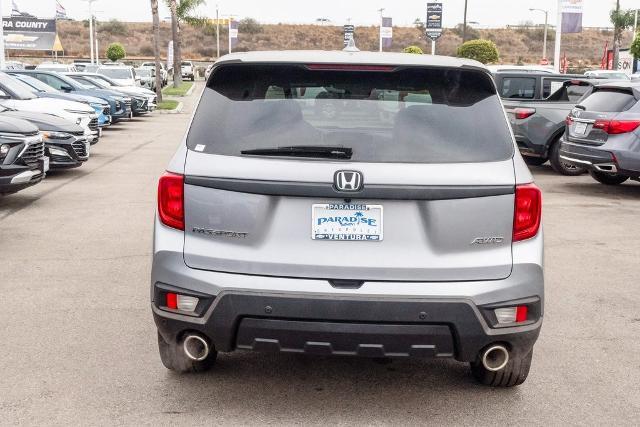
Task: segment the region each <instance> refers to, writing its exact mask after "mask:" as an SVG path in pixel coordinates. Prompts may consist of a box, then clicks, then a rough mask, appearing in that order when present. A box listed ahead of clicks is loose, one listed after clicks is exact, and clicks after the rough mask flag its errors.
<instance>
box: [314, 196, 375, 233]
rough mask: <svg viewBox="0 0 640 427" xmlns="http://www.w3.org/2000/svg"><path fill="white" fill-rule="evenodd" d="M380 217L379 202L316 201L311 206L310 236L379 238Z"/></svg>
mask: <svg viewBox="0 0 640 427" xmlns="http://www.w3.org/2000/svg"><path fill="white" fill-rule="evenodd" d="M382 220H383V214H382V205H364V204H358V203H344V204H343V203H336V204H334V203H327V204H316V205H313V206H312V207H311V238H312V239H313V240H348V241H369V242H379V241H382V237H383V222H382Z"/></svg>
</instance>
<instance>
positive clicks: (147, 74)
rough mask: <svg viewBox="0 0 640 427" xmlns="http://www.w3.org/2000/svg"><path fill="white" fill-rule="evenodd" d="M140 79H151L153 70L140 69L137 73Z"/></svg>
mask: <svg viewBox="0 0 640 427" xmlns="http://www.w3.org/2000/svg"><path fill="white" fill-rule="evenodd" d="M136 72H137V73H138V75H139V76H140V77H151V69H150V68H138V70H137V71H136Z"/></svg>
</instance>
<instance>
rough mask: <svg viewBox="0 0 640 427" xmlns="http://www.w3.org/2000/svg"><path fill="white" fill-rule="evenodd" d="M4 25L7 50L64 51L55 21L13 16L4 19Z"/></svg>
mask: <svg viewBox="0 0 640 427" xmlns="http://www.w3.org/2000/svg"><path fill="white" fill-rule="evenodd" d="M2 25H3V28H4V45H5V48H7V49H20V50H56V51H60V50H62V46H61V44H60V39H58V35H57V33H56V20H55V19H39V18H33V17H24V16H11V17H4V18H2Z"/></svg>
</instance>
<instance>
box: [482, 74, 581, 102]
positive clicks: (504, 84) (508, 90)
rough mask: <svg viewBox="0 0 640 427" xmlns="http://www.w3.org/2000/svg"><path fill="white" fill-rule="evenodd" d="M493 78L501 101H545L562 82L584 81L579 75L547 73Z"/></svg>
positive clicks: (502, 75) (496, 75)
mask: <svg viewBox="0 0 640 427" xmlns="http://www.w3.org/2000/svg"><path fill="white" fill-rule="evenodd" d="M493 78H494V80H495V82H496V86H497V87H498V94H500V97H501V98H502V99H503V100H506V99H510V100H534V99H545V98H548V97H549V96H551V94H552V93H554V92H555V91H557V90H558V89H559V88H560V87H561V86H562V84H563V83H564V82H566V81H567V80H572V79H584V78H585V76H583V75H580V74H551V73H547V72H533V71H531V72H511V71H505V72H502V71H501V72H497V73H495V74H494V75H493Z"/></svg>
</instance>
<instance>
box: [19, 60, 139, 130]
mask: <svg viewBox="0 0 640 427" xmlns="http://www.w3.org/2000/svg"><path fill="white" fill-rule="evenodd" d="M9 74H11V75H18V74H22V75H28V76H32V77H35V78H36V79H38V80H40V81H41V82H43V83H45V84H47V85H49V86H51V87H52V88H54V89H57V90H59V91H61V92H64V93H72V94H76V95H88V96H95V97H96V98H101V99H103V100H105V101H107V102H108V103H109V106H110V107H111V120H112V123H116V122H118V121H120V120H122V119H126V118H129V117H132V115H133V113H132V112H131V98H130V97H128V96H123V94H122V93H119V92H114V91H111V90H104V89H99V90H98V89H91V88H88V87H86V86H83V85H81V84H80V83H78V82H76V81H75V80H73V79H72V78H69V77H67V76H65V75H63V74H59V73H56V72H52V71H39V70H25V71H13V70H12V71H9Z"/></svg>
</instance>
